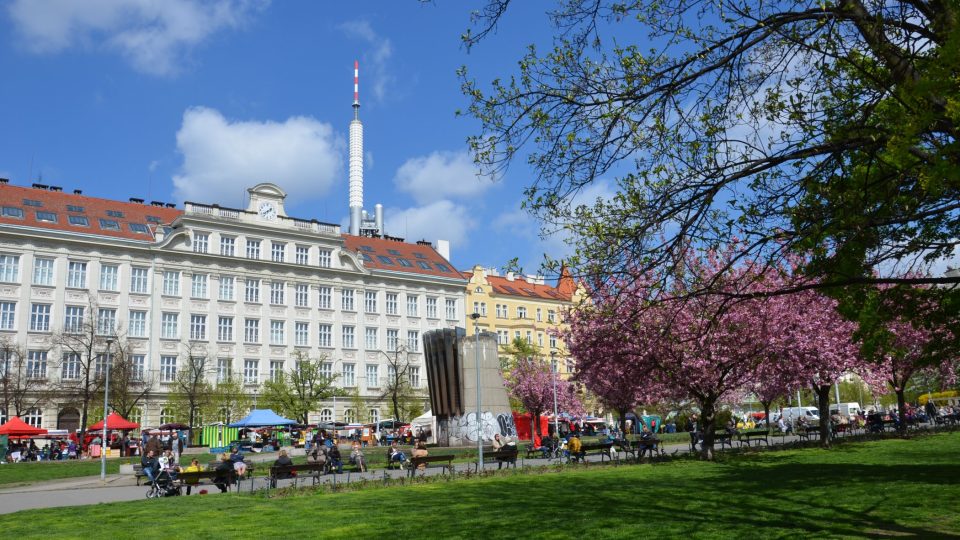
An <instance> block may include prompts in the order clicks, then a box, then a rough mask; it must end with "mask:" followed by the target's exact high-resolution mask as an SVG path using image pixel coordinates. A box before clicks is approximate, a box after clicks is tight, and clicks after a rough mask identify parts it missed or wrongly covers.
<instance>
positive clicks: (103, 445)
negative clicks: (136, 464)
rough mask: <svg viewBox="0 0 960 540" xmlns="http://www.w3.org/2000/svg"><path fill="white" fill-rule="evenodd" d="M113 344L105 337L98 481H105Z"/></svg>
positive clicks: (111, 340)
mask: <svg viewBox="0 0 960 540" xmlns="http://www.w3.org/2000/svg"><path fill="white" fill-rule="evenodd" d="M112 345H113V339H109V338H108V339H107V353H106V355H105V356H104V363H106V364H107V376H106V381H105V382H104V384H103V439H102V440H101V441H100V482H102V483H106V481H107V448H108V446H109V445H108V444H107V415H108V414H109V413H110V409H108V408H107V403H108V402H109V400H110V347H111V346H112Z"/></svg>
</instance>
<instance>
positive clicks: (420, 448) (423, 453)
mask: <svg viewBox="0 0 960 540" xmlns="http://www.w3.org/2000/svg"><path fill="white" fill-rule="evenodd" d="M429 453H430V452H428V451H427V445H426V444H424V443H423V441H417V445H416V446H415V447H414V448H413V454H411V455H412V456H413V457H415V458H420V457H427V455H428V454H429ZM426 468H427V464H426V463H421V464H419V465H417V470H420V471H422V470H424V469H426Z"/></svg>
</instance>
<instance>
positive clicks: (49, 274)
mask: <svg viewBox="0 0 960 540" xmlns="http://www.w3.org/2000/svg"><path fill="white" fill-rule="evenodd" d="M33 284H34V285H53V259H47V258H40V257H38V258H36V259H34V260H33Z"/></svg>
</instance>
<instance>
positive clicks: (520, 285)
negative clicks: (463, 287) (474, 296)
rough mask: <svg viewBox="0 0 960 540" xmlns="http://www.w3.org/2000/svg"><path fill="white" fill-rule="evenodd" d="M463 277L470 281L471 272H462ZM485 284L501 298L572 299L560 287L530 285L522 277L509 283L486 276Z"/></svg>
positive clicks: (501, 277)
mask: <svg viewBox="0 0 960 540" xmlns="http://www.w3.org/2000/svg"><path fill="white" fill-rule="evenodd" d="M464 275H465V276H466V277H467V279H470V278H471V277H472V276H473V272H464ZM487 282H488V283H489V284H490V286H491V287H493V292H494V294H499V295H501V296H518V297H521V298H540V299H543V300H553V301H557V302H569V301H571V300H572V299H573V294H572V293H566V292H565V291H564V290H563V289H561V288H560V287H554V286H552V285H540V284H537V283H530V282H528V281H527V280H526V278H525V277H524V276H517V277H515V278H513V281H510V280H509V279H507V278H505V277H503V276H491V275H490V274H487Z"/></svg>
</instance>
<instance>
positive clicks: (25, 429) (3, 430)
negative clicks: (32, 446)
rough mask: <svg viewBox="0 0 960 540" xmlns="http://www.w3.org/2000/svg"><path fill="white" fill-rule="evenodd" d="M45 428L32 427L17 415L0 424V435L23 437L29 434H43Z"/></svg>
mask: <svg viewBox="0 0 960 540" xmlns="http://www.w3.org/2000/svg"><path fill="white" fill-rule="evenodd" d="M46 432H47V430H45V429H43V428H38V427H33V426H31V425H30V424H28V423H26V422H24V421H23V420H21V419H20V417H18V416H14V417H13V418H11V419H10V420H9V421H8V422H7V423H6V424H4V425H2V426H0V435H9V436H11V437H25V436H30V435H43V434H44V433H46Z"/></svg>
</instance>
